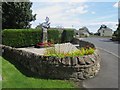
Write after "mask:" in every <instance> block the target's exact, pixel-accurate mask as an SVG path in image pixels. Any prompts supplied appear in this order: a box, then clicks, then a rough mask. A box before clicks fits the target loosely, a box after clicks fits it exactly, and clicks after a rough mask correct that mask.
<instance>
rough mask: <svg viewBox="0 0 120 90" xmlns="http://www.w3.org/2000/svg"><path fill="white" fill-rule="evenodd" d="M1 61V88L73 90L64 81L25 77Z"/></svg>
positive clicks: (6, 62)
mask: <svg viewBox="0 0 120 90" xmlns="http://www.w3.org/2000/svg"><path fill="white" fill-rule="evenodd" d="M1 61H2V77H3V81H2V88H75V84H74V83H73V82H70V81H64V80H50V79H48V80H47V79H40V78H33V77H27V76H26V75H24V74H22V73H21V72H20V71H19V70H18V69H17V68H16V67H15V66H14V65H13V64H11V63H10V62H9V61H7V60H5V59H4V58H2V57H0V62H1Z"/></svg>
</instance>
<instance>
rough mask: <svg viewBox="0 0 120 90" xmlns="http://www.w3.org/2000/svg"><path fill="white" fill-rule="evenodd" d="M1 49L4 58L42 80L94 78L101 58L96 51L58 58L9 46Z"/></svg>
mask: <svg viewBox="0 0 120 90" xmlns="http://www.w3.org/2000/svg"><path fill="white" fill-rule="evenodd" d="M2 48H3V50H4V51H3V56H4V57H7V58H9V59H10V60H13V61H14V62H19V63H20V64H21V65H23V66H24V67H26V68H27V69H29V70H30V71H31V72H33V73H35V74H37V75H38V76H40V77H43V78H49V79H50V78H52V79H72V80H84V79H88V78H92V77H95V76H96V75H97V74H98V72H99V70H100V60H101V58H100V56H99V53H98V50H97V49H96V50H95V52H94V54H91V55H85V56H79V57H64V58H59V57H53V56H42V55H38V54H35V53H32V52H27V51H24V50H20V49H17V48H12V47H9V46H2ZM21 67H22V66H21Z"/></svg>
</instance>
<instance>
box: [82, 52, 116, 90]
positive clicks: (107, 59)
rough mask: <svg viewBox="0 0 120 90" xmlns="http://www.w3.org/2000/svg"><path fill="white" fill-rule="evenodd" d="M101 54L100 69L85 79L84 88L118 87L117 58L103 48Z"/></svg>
mask: <svg viewBox="0 0 120 90" xmlns="http://www.w3.org/2000/svg"><path fill="white" fill-rule="evenodd" d="M99 51H100V55H101V59H102V61H101V70H100V72H99V73H98V75H97V76H96V77H94V78H92V79H89V80H85V81H84V82H83V86H84V87H85V88H118V58H117V57H116V56H113V55H111V54H110V53H107V52H105V51H103V50H99Z"/></svg>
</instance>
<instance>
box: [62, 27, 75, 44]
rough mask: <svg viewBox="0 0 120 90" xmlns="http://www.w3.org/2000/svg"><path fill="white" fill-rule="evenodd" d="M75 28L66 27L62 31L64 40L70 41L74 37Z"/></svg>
mask: <svg viewBox="0 0 120 90" xmlns="http://www.w3.org/2000/svg"><path fill="white" fill-rule="evenodd" d="M73 36H74V30H73V29H64V31H63V33H62V38H61V39H62V42H63V43H65V42H70V41H71V40H72V39H73Z"/></svg>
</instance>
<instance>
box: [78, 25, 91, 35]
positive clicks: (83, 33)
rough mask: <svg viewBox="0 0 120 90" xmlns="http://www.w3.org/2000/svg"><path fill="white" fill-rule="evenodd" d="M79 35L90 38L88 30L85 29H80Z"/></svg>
mask: <svg viewBox="0 0 120 90" xmlns="http://www.w3.org/2000/svg"><path fill="white" fill-rule="evenodd" d="M79 35H80V36H81V35H84V36H87V37H88V36H90V33H89V30H88V28H86V27H82V28H80V29H79Z"/></svg>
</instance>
